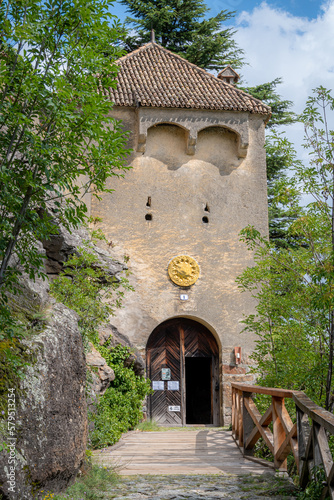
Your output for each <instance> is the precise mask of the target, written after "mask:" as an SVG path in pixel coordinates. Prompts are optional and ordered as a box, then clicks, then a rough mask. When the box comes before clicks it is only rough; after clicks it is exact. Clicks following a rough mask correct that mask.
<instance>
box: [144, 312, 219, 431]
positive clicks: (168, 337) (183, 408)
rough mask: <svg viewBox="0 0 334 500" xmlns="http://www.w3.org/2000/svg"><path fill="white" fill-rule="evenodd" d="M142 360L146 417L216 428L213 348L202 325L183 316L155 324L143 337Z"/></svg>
mask: <svg viewBox="0 0 334 500" xmlns="http://www.w3.org/2000/svg"><path fill="white" fill-rule="evenodd" d="M146 360H147V374H148V377H149V378H150V379H151V381H152V389H153V394H152V395H150V396H149V401H148V403H149V404H148V412H149V416H150V418H151V419H154V420H156V421H157V422H158V423H160V424H163V425H185V424H212V425H217V426H218V425H219V349H218V345H217V342H216V340H215V338H214V336H213V335H212V333H211V332H210V331H209V330H208V329H207V328H206V327H205V326H203V325H201V324H200V323H198V322H197V321H194V320H191V319H188V318H175V319H171V320H168V321H165V322H164V323H161V325H159V326H158V327H157V328H155V330H153V332H152V334H151V335H150V337H149V339H148V342H147V347H146Z"/></svg>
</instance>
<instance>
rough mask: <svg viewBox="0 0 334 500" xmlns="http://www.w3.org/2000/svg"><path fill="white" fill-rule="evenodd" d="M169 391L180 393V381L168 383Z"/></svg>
mask: <svg viewBox="0 0 334 500" xmlns="http://www.w3.org/2000/svg"><path fill="white" fill-rule="evenodd" d="M167 389H168V390H169V391H179V390H180V383H179V381H178V380H168V382H167Z"/></svg>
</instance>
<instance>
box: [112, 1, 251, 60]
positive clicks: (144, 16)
mask: <svg viewBox="0 0 334 500" xmlns="http://www.w3.org/2000/svg"><path fill="white" fill-rule="evenodd" d="M121 3H122V4H124V5H126V6H127V7H128V11H129V13H131V14H132V16H134V17H127V18H126V20H125V24H126V25H127V26H128V27H129V28H131V29H133V30H135V34H134V35H128V36H127V37H126V40H125V49H126V50H127V51H132V50H134V49H136V48H138V47H140V46H141V45H143V44H144V43H147V42H149V41H150V32H151V29H154V31H155V37H156V41H157V42H158V43H159V44H161V45H162V46H163V47H166V48H167V49H168V50H171V51H172V52H174V53H175V54H179V55H180V56H182V57H184V58H185V59H187V60H188V61H190V62H191V63H193V64H196V65H197V66H199V67H201V68H205V69H208V70H220V69H222V68H224V67H225V66H226V65H228V64H230V65H231V66H233V67H234V68H239V67H241V66H242V64H243V51H242V50H241V49H240V48H238V46H237V44H236V42H235V41H234V39H233V35H234V33H235V31H234V30H233V29H232V28H226V29H222V24H223V23H224V22H226V21H228V20H229V19H231V18H232V17H233V16H234V12H229V11H227V10H222V11H221V12H219V14H217V15H216V16H214V17H211V18H208V19H206V18H205V15H206V14H207V13H208V12H209V10H210V9H209V8H208V7H207V6H206V5H205V3H204V1H203V0H149V1H145V0H121Z"/></svg>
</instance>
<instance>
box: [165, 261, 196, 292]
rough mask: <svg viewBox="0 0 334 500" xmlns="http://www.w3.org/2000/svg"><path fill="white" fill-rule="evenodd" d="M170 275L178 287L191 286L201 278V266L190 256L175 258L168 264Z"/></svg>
mask: <svg viewBox="0 0 334 500" xmlns="http://www.w3.org/2000/svg"><path fill="white" fill-rule="evenodd" d="M168 275H169V277H170V279H171V280H172V282H173V283H175V284H176V285H178V286H191V285H193V284H194V283H195V282H196V281H197V280H198V277H199V265H198V264H197V262H196V260H195V259H193V258H192V257H189V256H188V255H179V256H177V257H174V259H172V260H171V261H170V263H169V264H168Z"/></svg>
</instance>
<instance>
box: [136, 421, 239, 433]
mask: <svg viewBox="0 0 334 500" xmlns="http://www.w3.org/2000/svg"><path fill="white" fill-rule="evenodd" d="M228 429H229V427H205V426H204V425H202V426H195V425H189V426H184V427H182V426H179V427H164V426H162V425H159V424H158V423H157V422H156V421H155V420H145V421H144V422H140V423H139V424H138V425H137V427H136V430H138V431H142V432H157V431H160V432H162V431H165V432H167V431H204V430H214V431H223V430H224V431H227V430H228Z"/></svg>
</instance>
